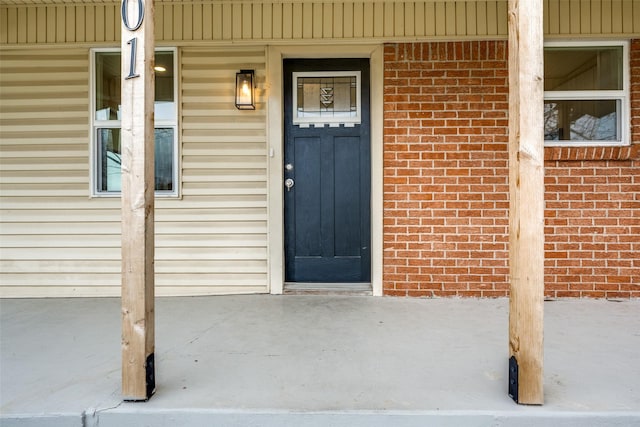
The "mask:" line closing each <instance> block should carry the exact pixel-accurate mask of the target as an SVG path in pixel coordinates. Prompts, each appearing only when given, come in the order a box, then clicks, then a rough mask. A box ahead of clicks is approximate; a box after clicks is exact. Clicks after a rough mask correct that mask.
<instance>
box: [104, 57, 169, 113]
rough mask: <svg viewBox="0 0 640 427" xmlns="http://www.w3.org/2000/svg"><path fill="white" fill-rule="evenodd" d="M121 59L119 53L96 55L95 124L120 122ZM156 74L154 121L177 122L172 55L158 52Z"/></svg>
mask: <svg viewBox="0 0 640 427" xmlns="http://www.w3.org/2000/svg"><path fill="white" fill-rule="evenodd" d="M120 58H121V55H120V52H96V59H95V90H96V94H95V97H96V111H95V120H120V99H121V98H120V84H121V81H120V73H121V70H120V61H121V59H120ZM155 73H156V82H155V108H154V114H155V119H156V120H175V116H176V100H175V90H174V89H175V88H174V81H175V73H174V69H173V52H170V51H159V52H156V55H155Z"/></svg>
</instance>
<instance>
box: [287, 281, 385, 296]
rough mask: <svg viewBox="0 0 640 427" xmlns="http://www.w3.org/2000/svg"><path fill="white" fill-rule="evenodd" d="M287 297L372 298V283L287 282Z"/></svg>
mask: <svg viewBox="0 0 640 427" xmlns="http://www.w3.org/2000/svg"><path fill="white" fill-rule="evenodd" d="M284 294H285V295H355V296H371V295H373V292H372V290H371V283H368V282H364V283H362V282H357V283H307V282H285V284H284Z"/></svg>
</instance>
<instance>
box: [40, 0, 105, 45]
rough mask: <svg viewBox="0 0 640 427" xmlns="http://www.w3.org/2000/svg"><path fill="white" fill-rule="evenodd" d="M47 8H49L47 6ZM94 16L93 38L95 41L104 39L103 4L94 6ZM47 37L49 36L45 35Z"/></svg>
mask: <svg viewBox="0 0 640 427" xmlns="http://www.w3.org/2000/svg"><path fill="white" fill-rule="evenodd" d="M47 9H49V8H47ZM95 10H96V16H95V30H94V31H95V39H96V41H97V42H103V41H104V16H105V12H104V6H103V5H98V6H96V9H95ZM47 18H49V11H47ZM47 39H49V36H47Z"/></svg>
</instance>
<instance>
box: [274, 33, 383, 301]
mask: <svg viewBox="0 0 640 427" xmlns="http://www.w3.org/2000/svg"><path fill="white" fill-rule="evenodd" d="M383 49H384V48H383V45H381V44H376V45H354V46H344V45H339V46H330V45H327V46H303V45H296V46H270V47H269V48H268V50H267V81H266V88H265V89H266V90H267V123H268V126H267V141H268V144H269V171H268V180H269V183H268V199H269V200H268V210H269V249H268V250H269V252H268V258H269V261H268V262H269V284H270V287H269V290H270V292H271V293H272V294H282V293H283V291H284V218H283V215H284V210H283V207H284V194H283V192H284V183H283V178H282V177H283V162H284V144H283V106H284V100H283V88H282V77H283V75H282V60H283V59H284V58H369V60H370V72H371V85H370V96H371V288H372V292H373V295H374V296H381V295H382V255H383V251H382V226H383V221H382V217H383V212H382V209H383V199H382V178H383V169H382V166H383V164H382V157H383V156H382V154H383V140H382V135H383V83H384V63H383V59H384V55H383V53H384V50H383Z"/></svg>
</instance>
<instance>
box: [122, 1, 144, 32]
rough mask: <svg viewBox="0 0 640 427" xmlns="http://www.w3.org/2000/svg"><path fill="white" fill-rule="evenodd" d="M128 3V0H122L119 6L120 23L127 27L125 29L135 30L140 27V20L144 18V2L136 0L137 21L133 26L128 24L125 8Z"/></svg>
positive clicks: (127, 13) (127, 14) (126, 9)
mask: <svg viewBox="0 0 640 427" xmlns="http://www.w3.org/2000/svg"><path fill="white" fill-rule="evenodd" d="M128 3H129V1H128V0H122V7H121V8H120V9H121V12H122V23H123V24H124V26H125V27H126V28H127V30H129V31H135V30H137V29H138V28H140V25H142V20H143V19H144V2H143V1H142V0H138V21H137V22H136V25H134V26H133V27H132V26H130V25H129V12H128V8H127V5H128Z"/></svg>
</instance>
